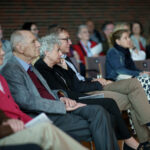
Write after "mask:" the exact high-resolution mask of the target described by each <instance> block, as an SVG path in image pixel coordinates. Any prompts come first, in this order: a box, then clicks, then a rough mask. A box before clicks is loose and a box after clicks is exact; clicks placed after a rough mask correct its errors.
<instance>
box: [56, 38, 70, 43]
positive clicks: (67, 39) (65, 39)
mask: <svg viewBox="0 0 150 150" xmlns="http://www.w3.org/2000/svg"><path fill="white" fill-rule="evenodd" d="M59 40H64V41H67V42H69V40H70V41H71V39H70V38H62V39H61V38H60V39H59Z"/></svg>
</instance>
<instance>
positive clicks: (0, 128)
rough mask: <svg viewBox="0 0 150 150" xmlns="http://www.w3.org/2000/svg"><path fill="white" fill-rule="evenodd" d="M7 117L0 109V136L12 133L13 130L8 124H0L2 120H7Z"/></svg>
mask: <svg viewBox="0 0 150 150" xmlns="http://www.w3.org/2000/svg"><path fill="white" fill-rule="evenodd" d="M8 119H9V118H8V117H6V116H5V114H4V113H3V112H2V111H1V110H0V138H2V137H5V136H8V135H10V134H12V133H13V130H12V129H11V127H10V126H9V125H2V123H3V122H4V121H7V120H8Z"/></svg>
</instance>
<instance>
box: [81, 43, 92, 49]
mask: <svg viewBox="0 0 150 150" xmlns="http://www.w3.org/2000/svg"><path fill="white" fill-rule="evenodd" d="M80 43H81V44H82V45H83V46H84V47H85V45H84V44H83V42H82V41H80ZM87 46H88V48H89V49H90V48H91V42H90V41H88V43H87Z"/></svg>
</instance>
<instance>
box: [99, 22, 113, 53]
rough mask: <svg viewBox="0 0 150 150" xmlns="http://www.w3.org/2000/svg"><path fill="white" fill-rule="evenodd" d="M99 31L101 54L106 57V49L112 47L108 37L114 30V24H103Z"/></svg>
mask: <svg viewBox="0 0 150 150" xmlns="http://www.w3.org/2000/svg"><path fill="white" fill-rule="evenodd" d="M101 30H102V32H101V37H102V46H103V53H104V54H105V55H106V54H107V51H108V49H109V48H110V47H112V45H111V42H110V36H111V34H112V32H113V30H114V23H113V22H111V21H106V22H104V23H103V24H102V27H101Z"/></svg>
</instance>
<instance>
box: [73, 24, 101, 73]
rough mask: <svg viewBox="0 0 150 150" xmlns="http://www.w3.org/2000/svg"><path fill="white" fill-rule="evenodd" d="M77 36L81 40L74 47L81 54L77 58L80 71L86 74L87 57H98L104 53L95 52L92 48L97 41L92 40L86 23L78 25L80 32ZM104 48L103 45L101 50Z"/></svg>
mask: <svg viewBox="0 0 150 150" xmlns="http://www.w3.org/2000/svg"><path fill="white" fill-rule="evenodd" d="M77 36H78V38H79V42H78V44H76V45H73V46H72V47H73V49H74V50H75V51H76V52H77V54H78V55H79V57H78V58H79V60H77V61H78V62H79V63H80V71H81V74H82V75H85V57H96V56H99V55H103V54H102V53H98V54H96V53H95V52H94V53H93V51H92V49H91V48H93V47H94V46H96V45H97V43H96V42H94V41H90V34H89V31H88V28H87V26H86V25H80V26H79V27H78V33H77ZM101 50H102V47H101V49H100V51H101Z"/></svg>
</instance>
